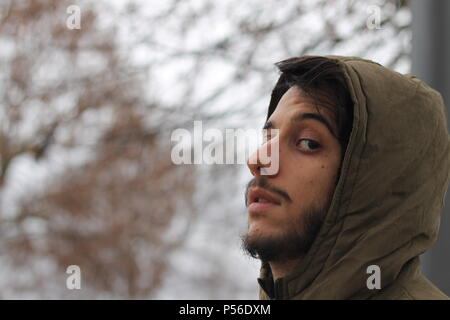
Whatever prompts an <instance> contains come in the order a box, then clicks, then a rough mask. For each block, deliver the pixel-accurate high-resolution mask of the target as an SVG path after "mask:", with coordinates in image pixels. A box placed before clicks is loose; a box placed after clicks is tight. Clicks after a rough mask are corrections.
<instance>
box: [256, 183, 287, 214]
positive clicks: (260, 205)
mask: <svg viewBox="0 0 450 320" xmlns="http://www.w3.org/2000/svg"><path fill="white" fill-rule="evenodd" d="M248 199H249V201H248V203H249V206H248V212H249V213H258V212H262V211H264V210H266V209H269V208H271V207H274V206H279V205H281V202H280V201H279V200H278V199H277V198H276V197H275V196H273V195H272V194H271V193H270V192H268V191H266V190H264V189H262V188H260V187H253V188H252V189H251V190H250V192H249V196H248Z"/></svg>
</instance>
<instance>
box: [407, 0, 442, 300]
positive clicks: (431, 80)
mask: <svg viewBox="0 0 450 320" xmlns="http://www.w3.org/2000/svg"><path fill="white" fill-rule="evenodd" d="M411 9H412V15H413V16H412V17H413V18H412V73H413V74H415V75H417V77H419V78H420V79H422V80H424V81H425V82H426V83H427V84H429V85H430V86H431V87H433V88H434V89H436V90H438V91H439V92H440V93H441V94H442V96H443V97H444V102H445V105H446V106H447V111H448V110H449V109H448V108H449V107H450V61H449V59H450V1H448V0H412V1H411ZM449 114H450V112H447V121H449V120H450V119H449ZM449 124H450V122H449ZM421 261H422V266H423V273H424V274H425V275H426V276H427V277H428V278H429V279H430V280H431V281H432V282H433V283H434V284H435V285H437V286H438V287H439V288H440V289H441V290H442V291H443V292H444V293H446V294H447V295H449V296H450V191H449V192H447V197H446V200H445V207H444V212H443V215H442V219H441V226H440V231H439V237H438V240H437V242H436V244H435V245H434V246H433V247H432V248H431V249H430V250H429V251H428V252H426V253H425V254H423V255H422V258H421Z"/></svg>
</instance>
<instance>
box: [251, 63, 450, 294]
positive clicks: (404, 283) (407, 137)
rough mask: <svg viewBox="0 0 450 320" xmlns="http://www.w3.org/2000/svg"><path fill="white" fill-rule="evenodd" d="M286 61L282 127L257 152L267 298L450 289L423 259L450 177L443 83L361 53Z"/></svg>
mask: <svg viewBox="0 0 450 320" xmlns="http://www.w3.org/2000/svg"><path fill="white" fill-rule="evenodd" d="M277 66H278V67H279V69H280V71H281V75H280V78H279V80H278V82H277V84H276V86H275V88H274V90H273V92H272V96H271V101H270V105H269V110H268V115H267V122H266V125H265V128H266V129H278V130H275V131H276V133H275V134H269V135H268V136H267V139H266V142H265V143H264V144H263V145H262V146H261V147H260V149H259V150H258V151H257V152H255V153H254V154H253V155H252V156H251V157H250V158H249V160H248V166H249V169H250V171H251V173H252V175H253V176H254V178H253V179H252V180H251V181H250V182H249V184H248V187H247V192H246V205H247V206H248V224H249V227H248V231H247V233H246V235H245V236H244V237H243V246H244V248H245V249H246V251H247V252H248V253H249V254H250V255H252V256H253V257H255V258H259V259H261V261H262V266H261V274H260V278H259V279H258V282H259V284H260V287H261V289H260V298H261V299H448V297H447V296H446V295H445V294H444V293H442V292H441V291H440V290H439V289H438V288H437V287H436V286H434V285H433V284H432V283H431V282H430V281H428V280H427V279H426V278H425V277H424V276H423V275H422V274H421V271H420V261H419V255H420V254H422V253H423V252H424V251H426V250H427V249H428V248H430V247H431V245H432V244H433V243H434V242H435V240H436V237H437V234H438V229H439V221H440V215H441V213H442V209H443V202H444V196H445V192H446V190H447V187H448V183H449V179H450V139H449V134H448V131H447V123H446V110H445V107H444V105H443V101H442V98H441V96H440V94H439V93H438V92H436V91H435V90H433V89H431V88H430V87H428V86H427V85H426V84H425V83H423V82H421V81H420V80H418V79H417V78H416V77H414V76H412V75H401V74H399V73H397V72H394V71H391V70H389V69H387V68H384V67H383V66H381V65H379V64H377V63H375V62H372V61H368V60H364V59H360V58H356V57H340V56H327V57H319V56H306V57H301V58H292V59H288V60H285V61H282V62H280V63H277ZM267 132H270V130H267ZM275 143H277V145H278V151H279V153H278V159H277V160H278V161H279V163H278V171H277V172H271V173H270V174H264V173H263V172H264V168H265V167H267V166H268V165H270V163H269V164H267V162H264V164H263V162H262V161H260V154H261V153H260V151H261V148H263V147H265V148H267V147H268V148H269V149H270V145H272V144H275ZM274 159H276V158H274Z"/></svg>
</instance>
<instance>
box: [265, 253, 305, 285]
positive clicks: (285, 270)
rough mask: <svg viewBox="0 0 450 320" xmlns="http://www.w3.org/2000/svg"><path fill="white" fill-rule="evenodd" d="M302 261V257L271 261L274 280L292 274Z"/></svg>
mask: <svg viewBox="0 0 450 320" xmlns="http://www.w3.org/2000/svg"><path fill="white" fill-rule="evenodd" d="M300 261H301V258H298V259H292V260H282V261H271V262H269V265H270V269H271V271H272V277H273V280H274V281H275V280H277V279H280V278H284V277H286V276H289V275H291V274H292V273H293V272H294V271H295V268H296V267H297V265H298V264H299V263H300Z"/></svg>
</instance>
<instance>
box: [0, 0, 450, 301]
mask: <svg viewBox="0 0 450 320" xmlns="http://www.w3.org/2000/svg"><path fill="white" fill-rule="evenodd" d="M449 3H450V2H448V1H444V0H433V1H420V0H416V1H407V0H402V1H395V0H384V1H382V0H379V1H352V0H345V1H344V0H328V1H326V0H301V1H299V0H284V1H280V0H265V1H259V0H248V1H238V0H229V1H213V0H184V1H180V0H165V1H158V0H152V1H144V0H136V1H126V0H123V1H120V0H115V1H106V0H98V1H93V0H90V1H88V0H86V1H82V0H70V1H66V0H14V1H12V0H10V1H8V0H2V1H1V2H0V265H1V268H0V298H2V299H12V298H18V299H35V298H43V299H57V298H62V299H100V298H107V299H256V298H257V297H258V285H257V282H256V278H257V276H258V270H259V263H258V262H257V261H255V260H252V259H250V258H248V257H246V256H245V255H244V254H243V252H242V251H241V249H240V238H239V237H240V235H241V234H242V233H243V232H244V231H245V229H246V227H247V225H246V213H245V206H244V190H245V184H246V182H247V181H248V180H249V179H250V174H249V172H248V170H247V168H246V166H245V165H174V164H173V163H172V162H171V161H170V153H171V147H172V144H171V139H170V136H171V132H172V131H173V130H174V129H176V128H186V129H188V130H192V128H193V121H194V120H201V121H203V127H204V129H205V128H206V127H213V128H219V129H222V130H223V129H225V128H244V129H245V128H257V129H259V128H261V127H262V125H263V122H264V120H265V115H266V108H267V106H268V102H269V97H270V91H271V89H272V87H273V85H274V84H275V81H276V80H277V78H278V74H277V72H276V68H275V67H274V63H275V62H277V61H280V60H283V59H286V58H288V57H292V56H300V55H304V54H318V55H326V54H338V55H352V56H360V57H364V58H367V59H372V60H375V61H377V62H379V63H381V64H383V65H385V66H387V67H390V68H392V69H394V70H396V71H399V72H402V73H410V72H413V73H416V74H417V75H418V76H419V77H421V78H423V79H424V80H426V81H427V82H428V83H429V84H430V85H432V86H434V87H435V88H437V89H439V90H440V91H441V92H442V93H443V95H444V98H445V99H446V101H447V105H448V101H449V99H450V97H449V92H450V80H449V75H450V70H449V63H448V61H447V59H448V57H449V56H450V44H449V39H450V35H449V30H450V26H449V23H450V19H449V17H450V6H449ZM77 14H79V16H78V17H79V19H78V20H77V16H76V15H77ZM447 198H448V196H447ZM447 203H448V199H447ZM446 207H447V209H446V211H447V212H446V214H444V219H443V220H442V223H441V233H440V235H439V241H438V243H437V244H436V245H435V246H434V247H433V250H431V251H430V252H429V253H427V254H426V256H425V257H423V260H422V261H423V265H424V272H425V273H426V274H427V275H428V276H429V277H430V278H431V279H432V281H433V282H434V283H435V284H437V285H438V286H439V287H440V288H441V290H443V291H444V292H446V293H447V294H450V271H449V270H450V259H449V254H450V247H449V243H450V219H449V218H448V215H449V214H450V212H448V211H449V210H448V205H447V206H446ZM69 265H78V266H79V267H80V269H81V290H68V289H67V287H66V279H67V277H68V274H67V273H66V269H67V267H68V266H69Z"/></svg>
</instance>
